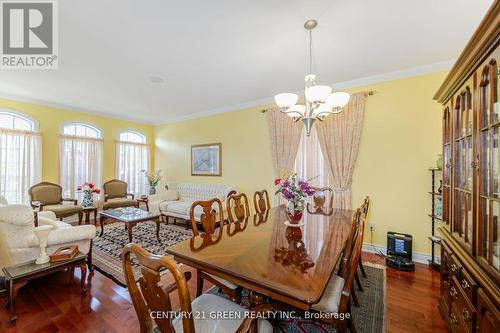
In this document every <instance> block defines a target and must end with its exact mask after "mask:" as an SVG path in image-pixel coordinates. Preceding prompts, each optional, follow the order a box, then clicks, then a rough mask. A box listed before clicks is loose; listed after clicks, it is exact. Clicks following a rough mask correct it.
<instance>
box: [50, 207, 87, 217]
mask: <svg viewBox="0 0 500 333" xmlns="http://www.w3.org/2000/svg"><path fill="white" fill-rule="evenodd" d="M43 210H49V211H51V212H54V213H55V214H56V216H61V215H71V214H76V213H78V212H81V211H82V210H83V208H82V206H75V205H47V206H43Z"/></svg>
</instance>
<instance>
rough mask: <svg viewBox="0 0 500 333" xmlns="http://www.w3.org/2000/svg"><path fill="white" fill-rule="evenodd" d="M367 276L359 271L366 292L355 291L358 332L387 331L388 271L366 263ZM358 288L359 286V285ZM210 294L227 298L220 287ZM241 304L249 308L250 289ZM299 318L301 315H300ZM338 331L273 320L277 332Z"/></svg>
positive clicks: (300, 321)
mask: <svg viewBox="0 0 500 333" xmlns="http://www.w3.org/2000/svg"><path fill="white" fill-rule="evenodd" d="M363 264H364V266H365V271H366V275H367V278H363V277H362V275H361V274H360V279H361V283H362V285H363V289H364V291H363V292H361V291H359V290H356V295H357V296H358V300H359V304H360V306H359V308H358V307H356V306H354V305H353V308H352V312H353V314H352V315H353V318H354V325H355V327H356V332H358V333H385V330H386V325H385V321H386V308H385V295H386V273H385V267H384V266H382V265H376V264H372V263H368V262H365V263H363ZM356 289H357V287H356ZM209 292H210V293H214V294H218V295H219V296H223V297H225V295H224V294H222V293H221V291H219V290H218V288H215V287H214V288H211V289H210V290H209ZM241 300H242V303H243V305H244V306H247V307H248V290H243V292H242V297H241ZM297 317H298V316H297ZM335 332H337V330H336V329H335V328H334V327H332V326H330V325H326V324H322V323H318V322H316V321H313V320H309V319H304V318H303V317H301V318H294V319H277V320H274V333H335Z"/></svg>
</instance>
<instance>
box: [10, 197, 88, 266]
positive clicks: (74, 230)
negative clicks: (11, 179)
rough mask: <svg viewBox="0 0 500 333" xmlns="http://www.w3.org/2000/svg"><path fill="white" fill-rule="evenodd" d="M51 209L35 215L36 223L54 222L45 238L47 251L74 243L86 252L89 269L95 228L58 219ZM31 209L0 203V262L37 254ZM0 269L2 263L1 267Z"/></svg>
mask: <svg viewBox="0 0 500 333" xmlns="http://www.w3.org/2000/svg"><path fill="white" fill-rule="evenodd" d="M55 216H56V214H55V213H54V212H44V214H42V216H38V223H39V225H53V226H54V229H53V230H52V232H51V233H50V235H49V238H48V241H47V245H48V246H47V252H48V253H53V252H54V251H55V250H57V249H58V248H60V247H62V246H66V245H77V246H78V248H79V250H80V251H81V252H83V253H85V254H87V264H88V266H89V269H90V270H92V269H93V267H92V251H91V250H92V239H93V238H94V237H95V234H96V228H95V226H93V225H81V226H74V227H73V226H71V225H70V224H67V223H64V222H60V221H57V219H56V218H55ZM33 219H34V215H33V210H32V209H31V208H30V207H29V206H25V205H6V206H0V235H1V237H0V266H2V267H3V266H7V265H15V264H19V263H23V262H27V261H31V260H34V259H36V258H38V255H39V252H40V248H39V243H38V238H37V237H36V236H35V234H34V232H33V229H34V228H35V227H34V224H33ZM0 272H1V267H0Z"/></svg>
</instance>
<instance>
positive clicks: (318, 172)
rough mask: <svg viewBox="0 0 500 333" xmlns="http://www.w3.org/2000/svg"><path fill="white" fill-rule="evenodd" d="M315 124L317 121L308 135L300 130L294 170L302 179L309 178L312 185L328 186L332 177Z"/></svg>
mask: <svg viewBox="0 0 500 333" xmlns="http://www.w3.org/2000/svg"><path fill="white" fill-rule="evenodd" d="M316 125H317V122H316V123H315V125H314V126H313V128H312V130H311V135H310V136H307V135H306V133H305V131H302V134H301V139H300V144H299V148H298V150H297V157H296V159H295V172H296V173H297V175H298V176H299V177H300V178H302V179H311V181H310V184H311V185H312V186H316V187H330V182H331V178H332V177H331V176H330V169H329V168H328V165H327V164H326V161H325V158H324V156H323V152H322V151H321V147H320V145H319V139H318V134H317V131H316V128H315V126H316Z"/></svg>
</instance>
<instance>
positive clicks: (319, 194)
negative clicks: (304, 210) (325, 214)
mask: <svg viewBox="0 0 500 333" xmlns="http://www.w3.org/2000/svg"><path fill="white" fill-rule="evenodd" d="M311 189H312V190H314V194H313V197H312V198H313V204H314V205H313V209H315V210H325V209H333V189H332V188H330V187H313V186H311ZM327 198H328V199H329V200H328V204H327V205H326V206H325V203H326V202H327Z"/></svg>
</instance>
